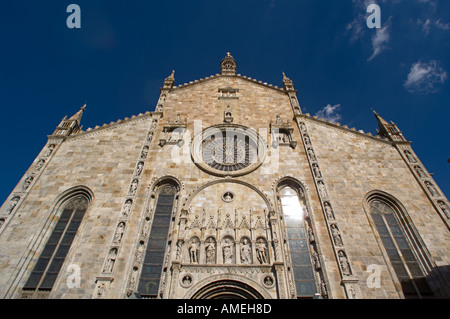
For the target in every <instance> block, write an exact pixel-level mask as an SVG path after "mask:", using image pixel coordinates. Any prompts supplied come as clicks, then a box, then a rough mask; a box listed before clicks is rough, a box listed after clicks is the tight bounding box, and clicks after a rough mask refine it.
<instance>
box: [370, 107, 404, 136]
mask: <svg viewBox="0 0 450 319" xmlns="http://www.w3.org/2000/svg"><path fill="white" fill-rule="evenodd" d="M373 114H374V115H375V118H376V120H377V123H378V127H379V129H378V130H377V133H378V135H380V136H383V137H385V138H387V139H389V140H390V141H392V142H406V139H405V137H404V136H403V134H402V132H401V131H400V130H399V129H398V127H397V125H396V124H395V123H394V122H392V121H391V123H389V122H388V121H386V120H385V119H384V118H382V117H381V116H380V114H378V113H377V112H376V111H375V110H373Z"/></svg>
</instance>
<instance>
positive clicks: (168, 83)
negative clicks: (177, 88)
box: [163, 70, 175, 89]
mask: <svg viewBox="0 0 450 319" xmlns="http://www.w3.org/2000/svg"><path fill="white" fill-rule="evenodd" d="M174 84H175V70H172V73H171V74H170V75H169V76H168V77H167V78H166V79H165V80H164V85H163V89H171V88H172V87H173V85H174Z"/></svg>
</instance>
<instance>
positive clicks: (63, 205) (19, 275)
mask: <svg viewBox="0 0 450 319" xmlns="http://www.w3.org/2000/svg"><path fill="white" fill-rule="evenodd" d="M160 91H161V93H160V98H159V100H158V101H157V104H156V107H155V111H153V112H146V113H145V114H139V115H136V116H132V117H131V118H125V119H123V120H119V121H117V122H113V123H110V124H106V125H103V126H101V127H95V128H93V129H87V130H83V129H82V126H81V118H82V115H83V113H84V111H85V110H84V107H83V108H82V109H81V110H80V111H79V112H77V113H76V114H75V115H73V116H72V117H70V118H68V117H65V118H63V120H62V121H61V123H60V124H59V125H58V126H57V128H56V130H55V131H54V132H53V134H51V135H49V136H48V142H47V144H46V145H45V146H44V147H43V149H42V151H41V152H40V153H39V155H38V156H37V157H36V159H35V161H34V162H33V163H32V165H31V166H30V167H29V169H28V170H27V172H26V173H25V175H24V176H23V178H22V179H21V180H20V181H19V183H18V184H17V186H16V187H15V188H14V190H13V192H12V193H11V194H10V196H8V198H7V200H6V201H5V203H4V204H3V206H2V207H1V210H0V224H1V227H0V296H1V297H0V298H5V299H7V298H14V299H17V298H51V299H58V298H84V299H88V298H98V299H124V298H125V299H128V298H162V299H220V298H236V299H237V298H245V299H297V298H323V299H347V298H349V299H359V298H362V299H386V298H389V299H391V298H392V299H402V298H449V297H450V268H449V265H450V234H449V229H450V228H449V221H450V208H449V207H450V206H449V202H448V199H447V198H446V197H445V194H444V193H443V192H442V191H441V190H440V188H439V186H438V185H437V184H436V182H435V181H434V179H433V177H432V176H431V175H430V174H429V172H428V171H427V169H426V168H425V166H424V165H423V164H422V163H421V161H420V159H419V158H418V156H417V155H416V154H415V153H414V151H413V149H412V147H411V143H410V142H409V141H408V140H406V138H405V136H404V135H403V133H402V132H401V131H400V130H399V128H398V127H397V126H396V125H395V124H394V123H393V122H387V121H386V120H384V119H383V118H382V117H381V116H380V115H379V114H377V113H375V119H376V121H377V123H378V126H379V129H378V134H377V135H376V136H373V135H372V134H370V133H368V134H367V133H364V132H362V131H357V130H356V129H354V128H348V127H347V126H345V125H344V126H342V125H340V124H336V123H331V122H327V121H325V120H323V119H319V118H316V117H312V116H310V115H309V114H303V113H302V110H301V107H300V104H299V101H298V98H297V91H296V90H295V88H294V84H293V82H292V81H291V80H290V79H289V78H288V77H287V76H286V75H285V74H284V73H283V78H282V87H277V86H273V85H271V84H267V83H265V82H262V81H258V80H255V79H251V78H250V77H247V76H243V75H240V74H237V63H236V61H235V59H234V58H233V57H232V56H231V55H230V54H227V56H225V58H223V59H222V61H221V63H220V74H216V75H214V76H210V77H206V78H203V79H200V80H195V81H192V82H189V83H185V84H183V85H178V86H176V85H175V77H174V72H172V74H171V75H170V76H169V77H167V78H166V79H165V80H164V82H163V86H162V88H161V90H160ZM374 122H375V121H374Z"/></svg>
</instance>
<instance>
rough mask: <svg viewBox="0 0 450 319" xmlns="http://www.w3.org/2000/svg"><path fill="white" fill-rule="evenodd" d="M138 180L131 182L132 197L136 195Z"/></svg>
mask: <svg viewBox="0 0 450 319" xmlns="http://www.w3.org/2000/svg"><path fill="white" fill-rule="evenodd" d="M138 183H139V182H138V180H137V179H134V180H133V182H131V186H130V195H135V194H136V190H137V188H138Z"/></svg>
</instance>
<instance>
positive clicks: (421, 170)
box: [415, 166, 427, 178]
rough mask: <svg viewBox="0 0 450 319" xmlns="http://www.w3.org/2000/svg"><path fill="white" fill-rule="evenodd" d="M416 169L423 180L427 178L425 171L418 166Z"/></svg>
mask: <svg viewBox="0 0 450 319" xmlns="http://www.w3.org/2000/svg"><path fill="white" fill-rule="evenodd" d="M415 169H416V172H417V174H419V176H420V177H421V178H425V177H427V175H426V174H425V172H424V171H423V169H422V168H421V167H420V166H416V167H415Z"/></svg>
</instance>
